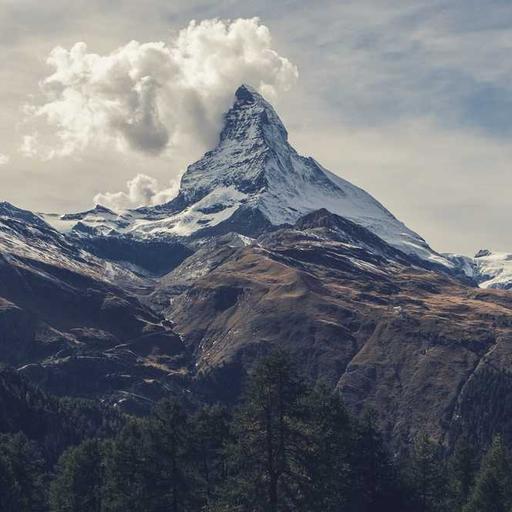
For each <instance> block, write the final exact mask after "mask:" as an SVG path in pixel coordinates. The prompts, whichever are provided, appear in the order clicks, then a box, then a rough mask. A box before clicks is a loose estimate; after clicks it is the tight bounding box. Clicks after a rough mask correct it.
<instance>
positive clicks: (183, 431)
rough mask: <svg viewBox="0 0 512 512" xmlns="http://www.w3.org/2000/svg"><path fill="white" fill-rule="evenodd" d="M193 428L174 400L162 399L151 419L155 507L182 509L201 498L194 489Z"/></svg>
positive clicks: (150, 452) (151, 454) (168, 509)
mask: <svg viewBox="0 0 512 512" xmlns="http://www.w3.org/2000/svg"><path fill="white" fill-rule="evenodd" d="M191 435H192V428H191V425H190V423H189V421H188V418H187V415H186V413H185V411H184V410H183V408H182V407H181V405H180V404H179V403H178V402H177V401H176V400H163V401H161V402H160V403H159V404H158V405H157V407H156V409H155V411H154V413H153V415H152V418H151V420H150V436H149V439H150V445H149V454H148V463H149V464H150V466H151V468H152V500H151V501H152V502H154V503H155V509H154V510H155V511H159V510H162V511H164V510H165V511H166V512H167V511H169V512H181V511H185V510H188V509H189V507H192V506H193V504H194V503H195V502H196V501H197V500H198V499H200V497H199V496H197V495H196V494H195V492H194V489H195V474H194V473H195V472H194V471H193V467H192V445H191V443H192V437H191Z"/></svg>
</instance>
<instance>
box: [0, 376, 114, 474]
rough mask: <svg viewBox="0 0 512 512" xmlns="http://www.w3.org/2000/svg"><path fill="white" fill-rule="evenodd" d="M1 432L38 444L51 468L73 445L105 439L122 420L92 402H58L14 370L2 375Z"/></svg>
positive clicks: (0, 381) (0, 399)
mask: <svg viewBox="0 0 512 512" xmlns="http://www.w3.org/2000/svg"><path fill="white" fill-rule="evenodd" d="M0 411H1V414H0V432H3V433H16V432H23V434H24V435H26V436H27V438H28V439H30V440H33V441H36V442H37V443H38V445H39V447H40V449H41V451H42V454H43V455H44V457H45V459H46V460H47V462H48V463H49V465H51V464H53V463H55V462H56V461H57V459H58V457H59V456H60V454H61V453H62V452H63V451H64V450H65V449H66V448H67V447H68V446H70V445H75V444H78V443H79V442H81V441H82V440H84V439H87V438H89V437H106V436H111V435H113V434H114V433H115V432H116V431H117V430H119V428H120V425H121V424H122V423H123V419H122V418H121V417H120V415H119V414H117V413H116V412H115V411H113V410H112V409H108V408H106V407H103V406H101V405H99V404H97V403H94V402H92V401H89V400H78V399H70V398H66V399H57V398H55V397H52V396H49V395H47V394H46V393H44V392H42V391H41V390H39V389H38V388H36V387H34V386H32V385H30V384H29V383H28V382H26V381H25V380H24V379H23V378H21V377H20V376H19V375H18V374H17V373H16V372H15V371H14V370H11V369H4V370H2V371H0Z"/></svg>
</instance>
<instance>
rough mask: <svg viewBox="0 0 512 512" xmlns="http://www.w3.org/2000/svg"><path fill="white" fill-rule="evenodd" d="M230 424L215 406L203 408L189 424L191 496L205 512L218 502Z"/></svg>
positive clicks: (225, 470) (225, 412)
mask: <svg viewBox="0 0 512 512" xmlns="http://www.w3.org/2000/svg"><path fill="white" fill-rule="evenodd" d="M230 420H231V418H230V416H229V414H228V412H227V411H226V409H224V408H222V407H219V406H212V407H208V406H207V407H203V408H202V409H200V410H199V411H198V412H197V413H196V414H195V415H194V416H193V417H192V420H191V428H192V436H193V443H192V450H193V452H192V455H193V463H194V466H195V470H196V475H195V476H196V478H195V486H194V487H195V488H194V494H195V495H196V497H197V498H198V499H199V501H200V502H201V503H202V504H203V505H204V510H206V511H207V510H212V508H213V506H214V504H215V503H217V502H218V501H219V498H220V496H219V494H220V489H221V487H222V484H223V482H224V481H225V480H226V476H227V454H226V445H227V444H228V442H229V441H230Z"/></svg>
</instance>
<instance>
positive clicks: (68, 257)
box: [0, 202, 139, 284]
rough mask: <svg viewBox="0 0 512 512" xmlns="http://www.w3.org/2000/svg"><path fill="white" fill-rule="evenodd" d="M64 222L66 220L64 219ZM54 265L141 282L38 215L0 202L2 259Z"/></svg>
mask: <svg viewBox="0 0 512 512" xmlns="http://www.w3.org/2000/svg"><path fill="white" fill-rule="evenodd" d="M62 222H63V221H62ZM1 259H4V260H6V261H14V260H16V261H17V262H18V263H19V264H20V265H24V266H25V265H32V264H33V263H35V264H36V267H37V266H38V265H39V266H40V264H47V265H52V266H55V267H59V268H62V269H66V270H69V271H72V272H77V273H80V274H83V275H88V276H90V277H93V278H94V279H97V280H99V281H107V282H112V283H114V282H121V281H123V282H128V281H130V282H133V283H134V284H136V283H138V282H139V278H138V277H137V276H136V275H135V274H133V273H132V272H130V271H129V270H127V269H126V268H124V267H122V266H120V265H116V264H114V263H110V262H108V261H104V260H102V259H100V258H97V257H95V256H94V255H92V254H90V253H89V252H87V251H84V250H83V249H81V248H80V247H79V246H77V245H76V244H73V243H72V242H71V241H70V240H68V238H67V237H66V236H65V235H63V234H62V233H60V232H59V231H57V230H56V229H54V228H53V227H51V226H50V225H49V224H48V223H47V222H45V221H44V220H43V219H41V217H40V216H39V215H36V214H34V213H32V212H30V211H27V210H22V209H20V208H16V207H15V206H13V205H11V204H10V203H7V202H2V203H0V260H1Z"/></svg>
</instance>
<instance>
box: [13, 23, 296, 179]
mask: <svg viewBox="0 0 512 512" xmlns="http://www.w3.org/2000/svg"><path fill="white" fill-rule="evenodd" d="M47 63H48V65H49V66H51V67H52V68H53V73H52V74H51V75H49V76H48V77H46V78H45V79H44V80H43V81H42V82H41V84H40V87H41V92H42V98H43V99H42V101H41V102H40V103H39V104H31V105H27V106H26V107H25V112H26V114H27V115H28V119H29V121H30V122H32V123H34V126H33V132H32V133H30V134H28V135H26V136H25V138H24V143H23V145H22V148H21V151H22V152H23V153H24V154H25V155H27V156H31V157H37V156H39V157H43V158H45V159H50V158H54V157H58V156H69V155H72V154H77V153H78V154H79V153H81V152H83V151H84V150H85V149H87V148H91V147H92V148H95V147H98V148H100V147H105V146H112V145H114V146H115V147H116V148H118V149H119V150H126V149H127V148H129V149H131V150H134V151H138V152H142V153H145V154H154V155H157V154H161V153H163V152H166V151H172V150H173V148H174V147H176V146H179V145H180V144H185V143H186V142H187V140H191V139H198V140H202V141H203V142H207V143H209V144H211V143H212V142H213V141H214V140H215V138H216V137H217V135H218V131H219V127H220V123H221V120H222V114H223V113H224V112H225V111H226V110H227V108H228V107H229V106H230V103H231V101H232V97H233V92H234V90H235V89H236V87H237V86H238V85H240V83H242V82H247V83H250V84H251V85H253V86H254V87H256V88H257V89H259V91H260V92H261V93H263V94H264V95H266V96H267V97H270V98H271V99H273V98H274V97H275V96H276V95H277V94H278V93H279V92H280V91H285V90H287V89H289V88H290V87H291V86H292V85H293V84H294V82H295V81H296V79H297V76H298V72H297V67H296V66H295V65H294V64H292V63H291V62H290V61H289V60H287V59H286V58H284V57H282V56H281V55H279V54H278V53H277V52H276V51H275V50H274V49H272V40H271V36H270V32H269V30H268V28H267V27H266V26H265V25H263V24H261V23H260V21H259V20H258V19H257V18H251V19H237V20H234V21H223V20H219V19H212V20H205V21H202V22H199V23H198V22H196V21H192V22H190V23H189V25H188V26H187V27H186V28H185V29H182V30H181V31H179V32H178V33H177V35H176V36H175V37H174V38H173V39H172V40H171V41H169V42H168V43H164V42H148V43H140V42H137V41H131V42H129V43H128V44H126V45H125V46H122V47H120V48H118V49H117V50H115V51H113V52H111V53H109V54H107V55H99V54H96V53H92V52H90V51H89V50H88V48H87V45H86V44H85V43H83V42H79V43H76V44H75V45H74V46H73V47H72V48H71V49H69V50H67V49H65V48H61V47H56V48H54V49H53V50H52V52H51V53H50V56H49V57H48V60H47ZM37 124H39V125H40V127H39V129H38V128H37ZM47 125H49V127H50V128H51V130H50V131H51V132H52V134H51V136H50V140H49V139H48V137H46V138H44V140H43V137H42V136H41V135H40V133H43V129H42V126H44V128H45V132H47V128H48V126H47ZM137 179H138V177H137V178H135V180H137ZM139 182H140V180H139ZM139 182H137V183H139ZM150 188H151V186H150Z"/></svg>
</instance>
